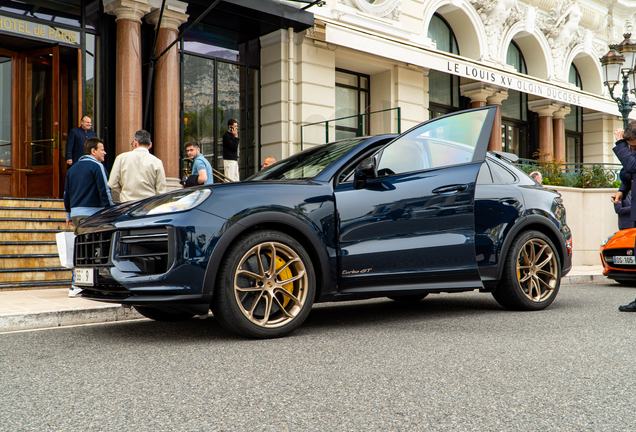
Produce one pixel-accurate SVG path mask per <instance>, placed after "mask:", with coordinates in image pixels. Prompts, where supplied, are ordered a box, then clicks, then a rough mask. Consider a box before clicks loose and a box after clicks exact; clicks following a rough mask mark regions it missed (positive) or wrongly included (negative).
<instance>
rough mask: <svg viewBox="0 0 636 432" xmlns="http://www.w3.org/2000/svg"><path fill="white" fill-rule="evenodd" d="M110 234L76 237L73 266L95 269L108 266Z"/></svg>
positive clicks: (102, 233)
mask: <svg viewBox="0 0 636 432" xmlns="http://www.w3.org/2000/svg"><path fill="white" fill-rule="evenodd" d="M112 234H113V233H112V232H100V233H89V234H81V235H78V236H77V238H76V239H75V265H76V266H77V267H96V266H104V265H106V264H108V258H109V257H110V243H111V238H112Z"/></svg>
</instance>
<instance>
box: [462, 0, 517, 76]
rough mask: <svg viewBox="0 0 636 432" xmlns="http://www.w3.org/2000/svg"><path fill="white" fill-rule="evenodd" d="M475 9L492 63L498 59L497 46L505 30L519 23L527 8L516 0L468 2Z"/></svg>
mask: <svg viewBox="0 0 636 432" xmlns="http://www.w3.org/2000/svg"><path fill="white" fill-rule="evenodd" d="M469 1H470V4H471V5H472V6H473V7H474V8H475V10H476V11H477V13H478V14H479V17H480V18H481V21H482V22H483V23H484V30H485V33H486V37H487V38H488V55H489V57H490V58H491V59H492V60H494V61H499V62H502V63H504V62H505V60H506V59H505V58H504V59H501V58H499V44H500V41H501V38H502V37H503V35H504V33H505V32H506V30H507V29H509V28H510V27H511V26H513V25H514V24H516V23H517V22H519V21H520V20H521V19H523V17H524V16H525V14H526V10H527V6H526V5H524V4H523V3H519V2H517V0H469Z"/></svg>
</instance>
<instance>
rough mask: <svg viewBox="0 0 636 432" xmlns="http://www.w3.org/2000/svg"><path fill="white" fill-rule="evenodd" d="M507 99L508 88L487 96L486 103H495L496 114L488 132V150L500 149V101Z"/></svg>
mask: <svg viewBox="0 0 636 432" xmlns="http://www.w3.org/2000/svg"><path fill="white" fill-rule="evenodd" d="M506 99H508V90H500V91H498V92H495V94H493V95H492V96H489V97H488V99H487V101H486V102H488V105H497V115H496V116H495V122H494V124H493V125H492V133H491V134H490V142H489V143H488V150H489V151H501V145H502V143H501V102H502V101H504V100H506Z"/></svg>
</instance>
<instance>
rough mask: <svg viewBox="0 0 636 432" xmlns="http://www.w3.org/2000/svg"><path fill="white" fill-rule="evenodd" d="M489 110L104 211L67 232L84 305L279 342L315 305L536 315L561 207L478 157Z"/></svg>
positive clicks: (547, 193)
mask: <svg viewBox="0 0 636 432" xmlns="http://www.w3.org/2000/svg"><path fill="white" fill-rule="evenodd" d="M495 114H496V107H484V108H477V109H472V110H468V111H462V112H458V113H454V114H450V115H447V116H444V117H439V118H436V119H433V120H430V121H427V122H425V123H422V124H420V125H418V126H416V127H414V128H412V129H411V130H409V131H407V132H405V133H403V134H402V135H400V136H397V137H396V136H394V135H382V136H376V137H365V138H352V139H347V140H342V141H338V142H334V143H330V144H326V145H323V146H317V147H313V148H311V149H309V150H306V151H304V152H301V153H298V154H296V155H294V156H291V157H289V158H287V159H284V160H282V161H280V162H278V163H276V164H275V165H272V166H270V167H268V168H267V169H265V170H263V171H261V172H259V173H258V174H256V175H254V176H252V177H250V178H249V179H247V180H246V181H243V182H238V183H225V184H215V185H210V186H200V187H196V188H190V189H183V190H179V191H175V192H170V193H166V194H164V195H160V196H157V197H153V198H149V199H146V200H143V201H138V202H133V203H126V204H122V205H119V206H116V207H111V208H109V209H105V210H103V211H101V212H100V213H97V214H96V215H94V216H93V217H91V218H89V219H88V220H86V221H85V222H84V223H83V224H82V225H80V226H79V227H78V229H77V234H78V236H77V238H76V243H75V268H74V281H75V282H74V283H75V285H76V286H78V287H80V288H82V289H83V290H82V292H81V293H80V294H79V295H80V296H81V297H84V298H89V299H94V300H98V301H104V302H112V303H121V304H124V305H130V306H134V307H135V309H137V310H138V311H139V312H140V313H141V314H142V315H144V316H146V317H148V318H151V319H154V320H159V321H179V320H185V319H189V318H191V317H193V316H194V315H207V314H208V312H209V310H210V309H211V310H212V312H213V314H214V316H215V318H216V319H217V320H218V321H219V322H220V323H221V324H222V325H223V326H224V327H226V328H227V329H229V330H231V331H233V332H235V333H237V334H240V335H243V336H247V337H253V338H271V337H279V336H283V335H286V334H289V333H290V332H292V331H293V330H294V329H296V328H297V327H298V326H300V325H301V324H302V322H303V321H304V320H305V318H306V317H307V315H308V314H309V312H310V309H311V307H312V305H313V303H315V302H325V301H343V300H353V299H367V298H374V297H382V296H384V297H389V298H391V299H393V300H396V301H419V300H421V299H423V298H424V297H426V295H428V294H430V293H440V292H459V291H469V290H475V289H478V290H480V291H484V292H491V293H492V295H493V296H494V298H495V299H496V300H497V301H498V302H499V303H500V304H501V305H502V306H504V307H506V308H509V309H514V310H540V309H543V308H545V307H547V306H549V305H550V304H551V303H552V302H553V301H554V299H555V297H556V295H557V293H558V291H559V286H560V281H561V277H562V276H564V275H565V274H567V272H568V271H569V270H570V268H571V265H572V244H571V233H570V230H569V228H568V226H567V225H566V222H565V209H564V207H563V203H562V201H561V198H560V195H559V194H558V193H557V192H555V191H551V190H548V189H545V188H544V187H543V186H541V185H538V184H537V183H535V182H534V180H532V179H530V178H529V177H528V176H527V175H526V174H524V173H523V172H522V171H520V170H519V169H517V168H516V167H514V166H513V165H512V164H510V163H509V162H510V161H511V160H514V159H515V156H514V155H509V154H505V153H496V152H491V153H487V147H488V142H489V139H490V135H491V130H492V125H493V123H494V118H495Z"/></svg>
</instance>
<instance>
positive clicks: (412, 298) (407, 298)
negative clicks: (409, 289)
mask: <svg viewBox="0 0 636 432" xmlns="http://www.w3.org/2000/svg"><path fill="white" fill-rule="evenodd" d="M427 295H428V293H424V294H409V295H401V296H389V297H388V298H390V299H391V300H393V301H397V302H405V303H415V302H418V301H420V300H422V299H423V298H424V297H426V296H427Z"/></svg>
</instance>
